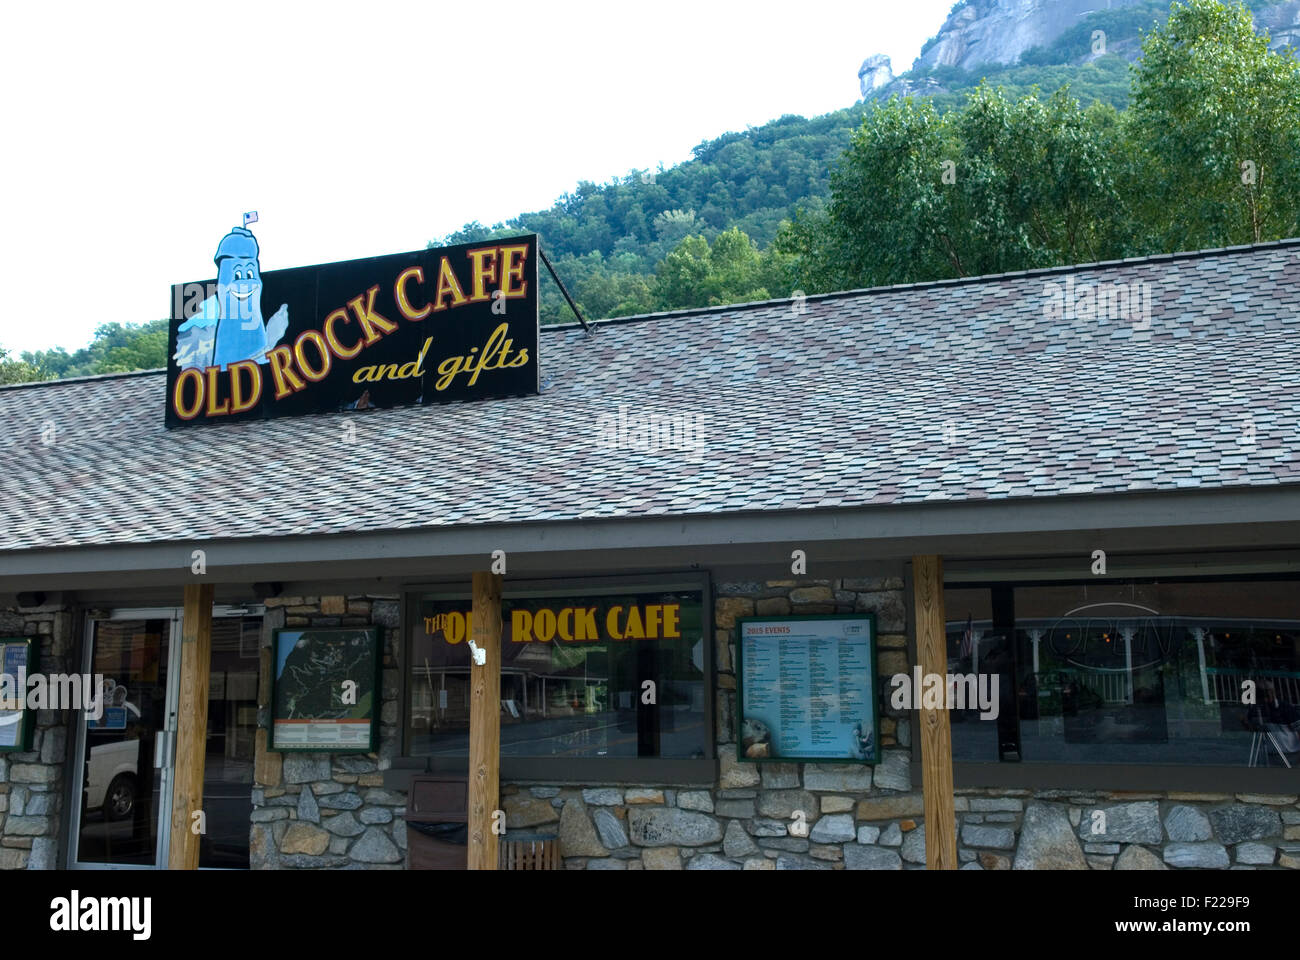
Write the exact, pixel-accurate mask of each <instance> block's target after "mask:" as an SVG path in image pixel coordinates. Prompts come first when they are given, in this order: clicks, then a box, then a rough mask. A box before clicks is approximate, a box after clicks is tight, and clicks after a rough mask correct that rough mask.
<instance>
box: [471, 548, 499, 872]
mask: <svg viewBox="0 0 1300 960" xmlns="http://www.w3.org/2000/svg"><path fill="white" fill-rule="evenodd" d="M473 610H474V612H473V620H474V630H473V633H472V636H473V637H474V643H475V645H476V646H478V648H479V649H480V650H483V651H484V652H485V653H486V654H487V660H486V662H485V663H484V664H483V665H482V666H479V665H478V664H476V663H474V662H473V655H472V654H471V657H470V701H469V869H471V870H495V869H496V868H497V835H496V834H495V833H493V832H492V824H493V814H494V812H495V811H496V810H497V801H498V797H499V794H500V789H499V788H500V783H501V576H500V574H495V573H475V574H474V608H473Z"/></svg>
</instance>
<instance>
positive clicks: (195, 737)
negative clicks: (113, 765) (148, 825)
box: [167, 583, 213, 870]
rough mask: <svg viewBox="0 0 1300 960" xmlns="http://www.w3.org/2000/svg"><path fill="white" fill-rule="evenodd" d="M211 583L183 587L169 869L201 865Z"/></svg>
mask: <svg viewBox="0 0 1300 960" xmlns="http://www.w3.org/2000/svg"><path fill="white" fill-rule="evenodd" d="M212 595H213V586H212V584H210V583H195V584H189V585H187V586H186V587H185V614H184V619H183V620H182V621H181V649H180V651H179V653H180V658H181V688H180V697H179V699H178V701H177V702H178V708H177V729H176V764H175V767H174V768H173V770H172V822H171V848H170V852H169V854H168V857H167V866H168V867H169V868H171V869H172V870H197V869H198V868H199V834H197V833H195V832H194V830H193V829H192V824H193V823H194V819H193V814H194V813H195V811H198V810H202V809H203V767H204V761H205V760H206V757H207V747H208V673H209V671H210V670H211V665H212Z"/></svg>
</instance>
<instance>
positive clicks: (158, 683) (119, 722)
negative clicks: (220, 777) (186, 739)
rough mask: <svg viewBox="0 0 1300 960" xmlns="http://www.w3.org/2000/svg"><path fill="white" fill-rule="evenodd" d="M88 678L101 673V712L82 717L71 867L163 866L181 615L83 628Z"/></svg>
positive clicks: (130, 615)
mask: <svg viewBox="0 0 1300 960" xmlns="http://www.w3.org/2000/svg"><path fill="white" fill-rule="evenodd" d="M86 637H87V642H86V649H85V659H84V661H83V665H82V671H83V673H86V674H90V675H91V676H92V677H93V676H95V675H97V674H98V675H101V676H102V677H103V687H104V695H103V705H102V710H101V712H100V713H101V715H100V716H99V717H95V716H93V715H92V713H91V712H89V711H85V710H82V711H78V713H77V715H78V716H79V717H80V722H79V723H77V754H76V755H77V756H78V757H79V758H80V760H81V762H80V763H79V764H78V765H77V766H76V768H75V769H74V771H73V777H74V782H73V806H74V811H73V820H72V823H73V832H72V836H71V838H70V851H69V856H68V861H69V864H70V865H72V866H73V867H95V868H100V869H104V868H110V869H111V868H125V869H130V868H150V867H158V866H166V864H167V847H168V837H169V832H168V829H167V827H168V823H169V822H170V812H171V794H172V764H173V762H174V759H175V740H176V688H177V683H176V680H177V675H178V673H179V666H180V658H179V657H178V656H177V655H176V653H177V651H178V650H179V647H180V644H179V640H180V617H179V614H178V613H177V612H176V611H172V610H164V611H119V612H116V613H114V614H113V615H112V616H111V617H110V618H108V619H101V620H90V621H88V623H87V634H86Z"/></svg>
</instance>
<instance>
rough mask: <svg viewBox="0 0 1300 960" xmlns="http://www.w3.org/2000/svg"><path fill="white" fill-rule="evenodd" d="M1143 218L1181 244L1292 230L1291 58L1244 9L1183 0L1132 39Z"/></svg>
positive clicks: (1295, 70) (1297, 174) (1298, 143)
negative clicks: (1138, 41) (1136, 53)
mask: <svg viewBox="0 0 1300 960" xmlns="http://www.w3.org/2000/svg"><path fill="white" fill-rule="evenodd" d="M1131 114H1132V116H1131V121H1132V129H1133V132H1134V136H1135V139H1136V140H1137V142H1138V143H1139V145H1140V147H1141V150H1142V153H1143V156H1144V170H1143V180H1144V183H1143V185H1142V190H1141V192H1140V194H1139V197H1135V200H1138V199H1141V198H1145V199H1146V202H1145V203H1144V204H1143V208H1144V211H1145V216H1144V219H1145V220H1146V221H1147V222H1148V224H1149V225H1150V227H1151V228H1152V234H1153V236H1154V238H1155V240H1156V242H1157V243H1158V245H1159V246H1160V247H1161V248H1163V249H1167V250H1188V249H1198V248H1203V247H1212V246H1225V245H1229V244H1237V243H1252V242H1256V243H1257V242H1259V241H1262V240H1270V239H1277V238H1280V237H1286V236H1295V235H1296V234H1297V233H1300V62H1297V61H1296V59H1295V58H1294V57H1293V56H1291V55H1289V54H1286V53H1273V52H1272V51H1270V50H1269V49H1268V37H1267V35H1263V36H1261V35H1257V34H1256V33H1255V31H1254V28H1253V26H1252V23H1251V16H1250V12H1249V10H1247V9H1246V7H1245V6H1243V5H1241V4H1236V5H1233V6H1227V5H1225V4H1223V3H1220V2H1218V0H1188V2H1186V3H1175V4H1174V5H1173V6H1172V7H1171V8H1170V15H1169V20H1168V22H1167V23H1166V24H1164V25H1163V26H1159V27H1157V28H1156V29H1154V30H1153V31H1152V32H1151V33H1150V34H1149V35H1148V36H1147V37H1146V39H1145V41H1144V43H1143V45H1142V59H1141V61H1140V62H1139V64H1138V65H1137V68H1136V71H1135V74H1134V84H1133V106H1132V108H1131Z"/></svg>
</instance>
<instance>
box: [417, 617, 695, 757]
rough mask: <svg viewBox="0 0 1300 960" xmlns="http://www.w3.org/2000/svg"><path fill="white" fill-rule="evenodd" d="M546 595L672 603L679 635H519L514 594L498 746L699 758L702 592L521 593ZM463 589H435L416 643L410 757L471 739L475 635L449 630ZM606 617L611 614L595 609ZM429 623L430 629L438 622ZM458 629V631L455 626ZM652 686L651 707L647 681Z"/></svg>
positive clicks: (534, 751) (463, 748)
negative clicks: (468, 638)
mask: <svg viewBox="0 0 1300 960" xmlns="http://www.w3.org/2000/svg"><path fill="white" fill-rule="evenodd" d="M515 602H516V603H520V604H523V605H525V607H526V608H527V609H530V610H532V609H535V608H536V607H539V606H543V605H550V606H553V607H556V608H560V607H563V606H566V605H586V606H591V605H592V604H597V603H599V604H604V605H610V604H615V603H619V604H622V605H623V606H624V607H625V608H626V607H628V606H634V605H641V606H643V607H644V606H645V605H646V604H660V605H662V604H672V605H674V606H675V608H677V609H678V611H679V617H680V622H679V623H678V633H679V636H676V637H671V638H669V637H656V638H654V639H642V640H626V641H615V640H610V639H609V638H607V637H604V635H603V633H602V638H601V639H600V640H587V641H582V642H576V641H575V642H566V641H563V640H561V639H560V638H559V637H555V638H554V639H551V640H549V641H538V640H534V641H532V642H514V640H513V638H512V636H511V617H510V613H509V610H510V604H511V600H510V598H508V597H507V599H506V612H505V616H504V617H503V640H502V665H501V753H502V755H503V756H514V757H561V756H564V757H610V758H617V757H622V758H635V757H645V756H657V757H684V758H690V757H703V756H704V755H705V749H706V745H707V737H708V732H707V723H706V720H707V714H706V709H705V704H706V696H705V679H704V671H703V666H704V663H703V659H702V653H701V650H702V644H703V636H704V630H703V607H702V596H701V594H700V593H699V592H693V593H692V592H687V593H655V592H645V593H632V594H623V593H619V594H617V595H613V594H605V595H600V594H597V595H596V596H595V597H557V596H555V595H550V596H549V597H539V598H535V599H526V600H517V601H515ZM463 603H464V602H463V601H462V600H459V599H456V600H450V599H437V598H428V599H426V600H424V601H423V602H422V603H421V604H420V606H419V609H418V615H417V616H416V617H415V618H414V620H415V625H414V629H413V631H412V634H411V641H410V651H411V654H410V660H411V671H410V682H409V698H408V702H409V708H408V711H407V730H408V750H409V752H410V754H411V755H413V756H424V755H433V756H459V755H464V754H465V753H466V752H467V748H468V741H469V698H470V690H469V683H470V664H469V653H468V644H466V643H465V642H464V641H463V639H461V640H449V639H448V635H447V634H446V633H444V632H443V629H442V626H443V624H444V623H445V622H446V619H447V618H446V614H447V613H448V612H449V611H451V610H459V609H462V608H463ZM598 620H599V622H600V623H601V624H603V623H604V620H603V617H601V618H598ZM430 628H431V632H430ZM455 634H456V631H455V630H454V629H453V630H452V635H453V636H454V635H455ZM648 678H653V680H654V684H655V690H654V698H653V699H654V704H653V708H652V709H647V705H646V704H643V703H642V700H641V694H642V691H643V686H642V684H643V681H644V680H645V679H648Z"/></svg>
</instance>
